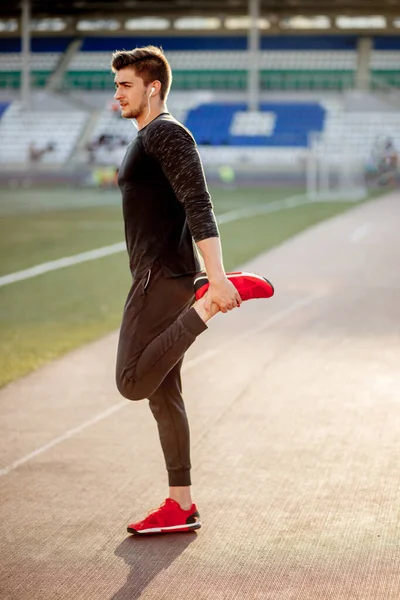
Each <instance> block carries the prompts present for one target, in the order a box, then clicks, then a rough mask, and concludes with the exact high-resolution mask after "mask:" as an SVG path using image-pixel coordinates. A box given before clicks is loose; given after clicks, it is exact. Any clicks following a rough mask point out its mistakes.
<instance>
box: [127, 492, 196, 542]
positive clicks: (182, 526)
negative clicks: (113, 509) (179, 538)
mask: <svg viewBox="0 0 400 600" xmlns="http://www.w3.org/2000/svg"><path fill="white" fill-rule="evenodd" d="M200 527H201V523H200V515H199V513H198V511H197V507H196V505H195V504H192V506H191V507H190V509H189V510H183V509H182V508H181V507H180V506H179V504H178V502H175V500H172V498H167V499H166V500H165V502H163V503H162V504H161V506H160V508H158V509H157V510H155V511H154V512H151V513H150V514H149V515H148V516H147V517H146V518H145V519H143V521H139V522H138V523H131V524H130V525H128V532H129V533H133V535H150V534H153V533H181V532H185V531H193V530H194V529H200Z"/></svg>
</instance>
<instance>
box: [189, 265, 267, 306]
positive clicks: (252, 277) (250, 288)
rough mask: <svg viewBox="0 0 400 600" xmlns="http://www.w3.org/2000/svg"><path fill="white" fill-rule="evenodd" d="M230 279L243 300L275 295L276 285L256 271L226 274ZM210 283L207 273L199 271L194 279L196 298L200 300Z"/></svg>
mask: <svg viewBox="0 0 400 600" xmlns="http://www.w3.org/2000/svg"><path fill="white" fill-rule="evenodd" d="M226 276H227V278H228V279H229V281H231V282H232V283H233V285H234V286H235V288H236V289H237V291H238V292H239V294H240V297H241V299H242V300H253V299H255V298H271V296H273V295H274V287H273V285H272V283H271V282H270V281H268V279H265V277H262V276H261V275H256V273H244V272H242V271H237V272H235V273H227V274H226ZM209 286H210V283H209V281H208V278H207V275H206V274H205V273H199V274H198V275H196V277H195V279H194V292H195V296H196V300H200V298H202V297H203V296H204V294H205V293H206V292H207V290H208V288H209Z"/></svg>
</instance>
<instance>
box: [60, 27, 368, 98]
mask: <svg viewBox="0 0 400 600" xmlns="http://www.w3.org/2000/svg"><path fill="white" fill-rule="evenodd" d="M146 43H153V44H156V45H160V46H162V47H163V48H164V50H165V53H166V56H167V57H168V59H169V60H170V62H171V66H172V68H173V70H174V83H173V89H175V90H192V89H215V90H216V89H220V90H244V89H245V88H246V86H247V68H248V60H249V59H248V54H247V52H246V48H247V38H246V37H244V36H243V37H242V36H240V37H239V36H237V37H218V36H215V37H211V36H210V37H191V38H186V37H179V38H172V37H162V38H156V39H154V38H152V39H147V38H138V37H131V38H117V37H115V38H113V37H110V38H107V39H106V40H105V39H104V38H95V37H94V38H86V39H85V40H84V42H83V45H82V48H81V50H80V52H78V53H77V54H76V55H75V56H74V58H73V59H72V61H71V63H70V65H69V67H68V69H67V73H66V75H65V79H64V84H65V87H66V88H68V89H110V88H111V87H112V80H111V79H110V77H109V69H110V67H109V65H110V53H111V52H112V51H114V50H116V49H118V48H131V47H135V46H136V45H142V44H146ZM261 48H262V50H261V54H260V69H261V78H260V79H261V87H262V89H265V90H275V89H277V90H281V89H283V90H291V89H294V90H296V89H321V90H331V89H333V90H342V89H345V88H347V87H350V86H352V85H353V82H354V74H355V70H356V66H357V51H356V38H355V37H351V36H350V37H345V36H335V37H330V38H329V37H323V36H315V37H307V38H303V37H299V36H286V37H281V36H268V37H267V36H264V37H262V38H261Z"/></svg>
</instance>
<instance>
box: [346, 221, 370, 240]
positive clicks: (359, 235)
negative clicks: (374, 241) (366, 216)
mask: <svg viewBox="0 0 400 600" xmlns="http://www.w3.org/2000/svg"><path fill="white" fill-rule="evenodd" d="M371 231H372V225H371V223H364V225H360V227H357V229H354V231H353V232H352V233H351V234H350V236H349V239H350V242H351V243H352V244H358V242H359V241H361V240H362V239H363V238H364V237H365V236H366V235H368V234H369V233H371Z"/></svg>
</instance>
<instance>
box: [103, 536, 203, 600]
mask: <svg viewBox="0 0 400 600" xmlns="http://www.w3.org/2000/svg"><path fill="white" fill-rule="evenodd" d="M196 539H197V534H196V533H195V532H190V533H176V534H169V535H154V536H151V537H135V536H130V537H127V538H126V539H125V540H124V541H123V542H121V544H120V545H119V546H118V547H117V548H116V550H115V552H114V554H115V556H119V557H121V558H123V559H124V561H125V562H126V564H127V565H129V568H130V573H129V575H128V578H127V580H126V583H125V584H124V586H123V587H122V588H121V589H120V590H118V592H117V593H116V594H114V595H113V596H112V597H111V598H110V600H136V599H137V598H139V597H140V595H141V593H142V592H143V590H144V589H146V587H147V586H148V585H149V583H150V582H151V581H152V580H153V579H154V578H155V577H156V576H157V575H158V574H159V573H160V572H161V571H163V570H164V569H167V568H168V567H169V566H170V565H171V564H172V563H173V562H174V560H175V559H176V558H178V556H180V555H181V554H182V553H183V552H184V551H185V550H186V548H187V547H188V546H189V544H191V543H192V542H194V541H195V540H196Z"/></svg>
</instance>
